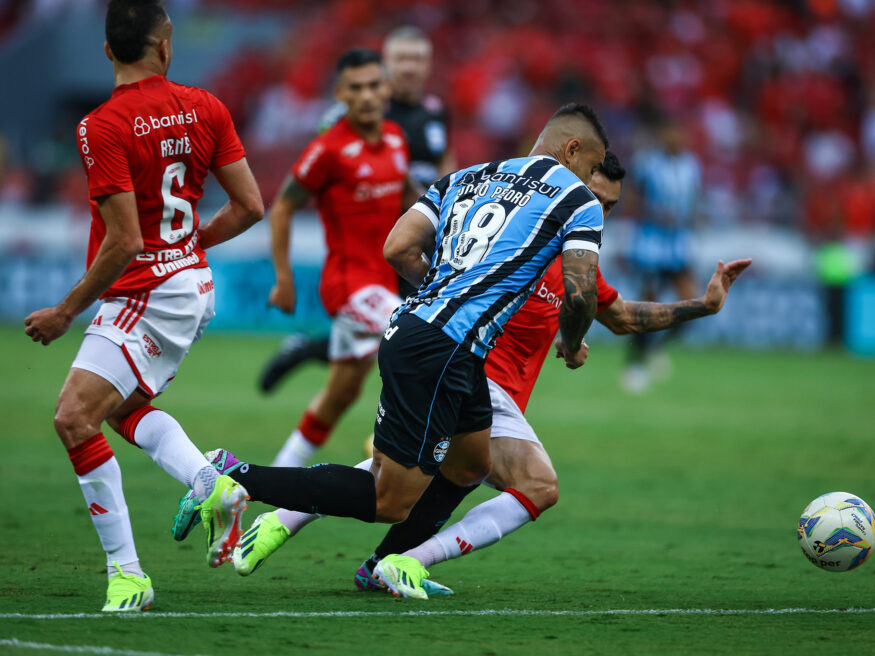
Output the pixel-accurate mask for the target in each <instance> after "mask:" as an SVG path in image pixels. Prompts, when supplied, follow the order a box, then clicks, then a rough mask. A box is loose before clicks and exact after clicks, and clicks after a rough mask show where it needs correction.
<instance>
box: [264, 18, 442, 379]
mask: <svg viewBox="0 0 875 656" xmlns="http://www.w3.org/2000/svg"><path fill="white" fill-rule="evenodd" d="M383 59H384V61H385V64H386V70H387V72H388V74H389V80H390V82H391V85H392V95H391V97H390V98H389V104H388V107H387V109H386V118H388V119H389V120H391V121H395V122H396V123H397V124H398V125H400V126H401V129H402V130H404V135H405V137H406V138H407V146H408V148H409V150H410V177H411V178H413V179H414V180H415V181H416V182H418V183H419V184H421V185H422V186H423V188H428V186H429V185H431V184H432V183H433V182H434V181H435V180H437V179H438V178H441V177H443V176H444V175H446V174H447V173H450V172H451V171H454V170H455V169H456V158H455V156H454V154H453V151H452V149H451V148H450V146H449V126H448V124H449V115H448V112H447V109H446V107H445V106H444V104H443V103H442V102H441V100H440V99H439V98H438V97H437V96H434V95H431V94H426V92H425V84H426V81H427V80H428V76H429V73H430V72H431V59H432V44H431V41H429V39H428V36H426V34H425V33H424V32H423V31H422V30H420V29H419V28H418V27H413V26H409V25H407V26H402V27H399V28H396V29H395V30H393V31H392V32H390V33H389V34H388V35H387V36H386V39H385V40H384V41H383ZM345 111H346V107H345V106H344V105H343V103H338V104H337V105H336V106H335V107H332V108H331V109H330V110H329V112H328V115H327V118H326V119H325V120H324V121H323V123H327V125H328V126H330V125H333V124H334V122H335V121H336V120H338V119H339V118H340V117H341V116H342V113H343V112H345ZM326 129H327V128H326ZM398 289H399V295H400V296H401V298H407V297H408V296H410V295H412V294H414V293H415V292H416V288H415V287H413V286H412V285H411V284H410V283H408V282H407V281H406V280H404V279H399V280H398ZM328 346H329V339H328V337H311V336H309V335H307V334H306V333H296V334H293V335H289V336H288V337H286V338H285V339H284V340H283V343H282V346H281V347H280V349H279V351H277V353H276V354H275V355H274V356H273V357H272V358H271V359H270V361H269V362H268V363H267V365H265V367H264V370H263V371H262V373H261V376H260V378H259V386H260V388H261V390H262V391H264V392H270V391H271V390H273V389H274V388H275V386H276V385H277V383H279V381H280V380H282V378H283V377H284V376H286V375H287V374H288V373H290V372H291V371H292V370H294V369H295V367H297V366H298V365H300V364H302V363H304V362H308V361H311V360H317V361H321V362H328V361H329V358H328Z"/></svg>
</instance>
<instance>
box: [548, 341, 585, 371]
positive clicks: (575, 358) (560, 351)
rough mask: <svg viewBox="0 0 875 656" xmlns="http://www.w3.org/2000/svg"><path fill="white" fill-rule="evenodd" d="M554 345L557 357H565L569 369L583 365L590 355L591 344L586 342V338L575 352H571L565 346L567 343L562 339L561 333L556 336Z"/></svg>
mask: <svg viewBox="0 0 875 656" xmlns="http://www.w3.org/2000/svg"><path fill="white" fill-rule="evenodd" d="M553 346H555V347H556V357H557V358H564V359H565V366H566V367H568V368H569V369H577V368H578V367H582V366H583V365H584V363H585V362H586V356H587V355H589V345H588V344H587V343H586V340H584V341H582V342H581V343H580V348H579V349H577V351H575V352H573V353H569V352H568V349H566V348H565V343H564V342H563V341H562V336H561V335H559V336H557V337H556V341H555V342H554V343H553Z"/></svg>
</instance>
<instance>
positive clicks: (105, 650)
mask: <svg viewBox="0 0 875 656" xmlns="http://www.w3.org/2000/svg"><path fill="white" fill-rule="evenodd" d="M0 647H12V648H13V649H39V650H40V651H60V652H64V653H66V654H100V655H101V656H173V655H172V654H162V653H161V652H157V651H134V650H131V649H115V648H113V647H94V646H91V645H51V644H47V643H44V642H27V641H24V640H18V639H16V638H9V639H0Z"/></svg>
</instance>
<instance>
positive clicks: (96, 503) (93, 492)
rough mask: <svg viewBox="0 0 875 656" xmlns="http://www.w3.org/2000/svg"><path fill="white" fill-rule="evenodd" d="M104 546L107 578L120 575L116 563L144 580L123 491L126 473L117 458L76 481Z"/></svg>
mask: <svg viewBox="0 0 875 656" xmlns="http://www.w3.org/2000/svg"><path fill="white" fill-rule="evenodd" d="M76 478H77V479H78V480H79V487H80V488H82V495H83V496H84V497H85V503H87V504H88V511H89V512H90V513H91V521H92V522H93V523H94V528H95V529H96V530H97V536H98V537H99V538H100V544H101V546H102V547H103V550H104V551H105V552H106V569H107V574H108V575H109V576H112V575H113V574H115V573H116V569H115V567H114V566H113V564H112V563H113V561H115V562H117V563H118V564H119V566H120V567H121V568H122V571H123V572H124V573H125V574H136V575H137V576H144V574H143V570H142V569H140V560H139V558H137V549H136V547H135V546H134V533H133V531H132V530H131V519H130V517H129V515H128V506H127V504H126V503H125V495H124V492H123V491H122V470H121V468H120V467H119V466H118V460H116V459H115V456H113V457H112V458H110V459H109V460H107V461H106V462H104V463H103V464H102V465H100V466H99V467H95V468H94V469H92V470H91V471H90V472H88V473H87V474H83V475H81V476H77V477H76Z"/></svg>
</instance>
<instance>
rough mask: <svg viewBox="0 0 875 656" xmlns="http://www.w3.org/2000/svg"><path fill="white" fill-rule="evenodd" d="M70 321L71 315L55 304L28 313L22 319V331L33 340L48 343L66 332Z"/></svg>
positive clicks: (71, 320)
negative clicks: (23, 326) (23, 327)
mask: <svg viewBox="0 0 875 656" xmlns="http://www.w3.org/2000/svg"><path fill="white" fill-rule="evenodd" d="M71 323H73V315H72V314H70V313H69V312H66V311H64V310H63V309H61V308H60V307H59V306H57V305H56V306H55V307H50V308H44V309H42V310H37V311H36V312H32V313H31V314H29V315H28V317H27V318H26V319H25V320H24V325H25V329H24V332H25V333H26V334H27V336H28V337H30V338H31V339H32V340H33V341H35V342H42V343H43V344H48V343H49V342H53V341H54V340H56V339H58V337H60V336H61V335H63V334H64V333H65V332H67V330H69V328H70V324H71Z"/></svg>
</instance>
